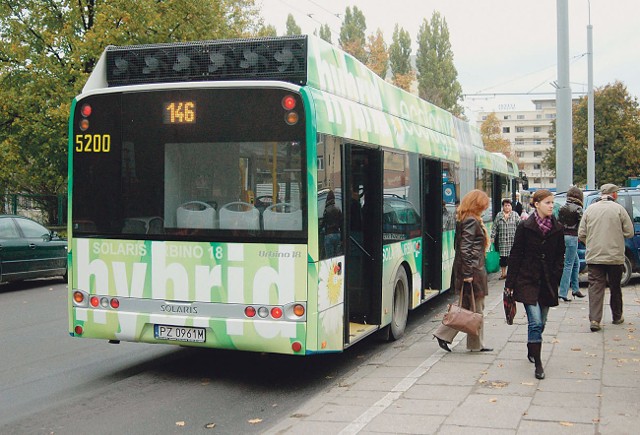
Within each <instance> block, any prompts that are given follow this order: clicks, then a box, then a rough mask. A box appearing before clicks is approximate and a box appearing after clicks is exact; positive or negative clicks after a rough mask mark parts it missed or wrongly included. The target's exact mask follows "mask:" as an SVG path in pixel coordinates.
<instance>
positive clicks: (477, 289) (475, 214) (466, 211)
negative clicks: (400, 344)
mask: <svg viewBox="0 0 640 435" xmlns="http://www.w3.org/2000/svg"><path fill="white" fill-rule="evenodd" d="M488 207H489V197H488V196H487V194H486V193H484V192H483V191H482V190H478V189H475V190H472V191H471V192H469V193H467V194H466V195H465V196H464V198H462V201H461V202H460V206H459V207H458V210H457V211H456V234H455V242H454V246H455V250H456V254H455V257H454V259H453V275H452V277H451V284H452V289H453V290H455V291H456V292H459V291H460V288H463V297H462V306H463V307H464V308H467V309H471V307H472V303H471V287H472V286H473V294H474V297H475V304H476V313H480V314H482V312H483V311H484V298H485V296H487V295H488V294H489V286H488V284H487V271H486V269H485V267H484V262H485V252H486V250H487V248H488V247H489V235H488V234H487V228H486V227H485V226H484V223H483V222H482V213H483V212H484V211H485V210H486V209H487V208H488ZM456 334H458V331H457V330H455V329H453V328H450V327H448V326H445V325H443V324H441V325H440V327H438V329H437V330H436V332H435V333H434V334H433V336H434V337H435V338H437V339H438V344H439V345H440V347H441V348H442V349H444V350H446V351H447V352H451V349H450V348H449V346H448V345H449V344H451V342H452V341H453V339H454V338H455V336H456ZM467 349H469V350H471V351H479V352H491V351H492V350H493V349H491V348H488V347H484V344H483V328H482V327H481V328H480V334H479V335H469V334H467Z"/></svg>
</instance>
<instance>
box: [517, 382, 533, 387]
mask: <svg viewBox="0 0 640 435" xmlns="http://www.w3.org/2000/svg"><path fill="white" fill-rule="evenodd" d="M520 383H521V384H522V385H528V386H530V387H533V386H534V385H535V384H534V383H533V382H520Z"/></svg>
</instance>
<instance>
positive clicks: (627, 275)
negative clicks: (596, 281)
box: [620, 255, 633, 286]
mask: <svg viewBox="0 0 640 435" xmlns="http://www.w3.org/2000/svg"><path fill="white" fill-rule="evenodd" d="M632 271H633V267H632V265H631V260H629V257H628V256H626V255H625V256H624V266H623V268H622V279H621V280H620V286H623V285H627V284H628V283H629V280H631V272H632Z"/></svg>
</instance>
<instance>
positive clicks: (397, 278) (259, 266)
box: [68, 36, 518, 355]
mask: <svg viewBox="0 0 640 435" xmlns="http://www.w3.org/2000/svg"><path fill="white" fill-rule="evenodd" d="M69 138H70V139H69V217H70V219H69V229H68V236H69V260H70V261H69V264H70V274H69V332H70V334H71V335H72V336H74V337H85V338H97V339H105V340H108V341H110V342H120V341H122V340H125V341H134V342H145V343H164V344H178V345H186V346H196V347H209V348H220V349H236V350H243V351H257V352H273V353H282V354H293V355H309V354H316V353H323V352H340V351H343V350H344V349H346V348H348V347H349V346H351V345H352V344H354V343H356V342H358V341H359V340H361V339H362V338H364V337H366V336H368V335H370V334H372V333H374V332H376V331H380V332H381V334H383V336H384V337H388V338H390V339H397V338H398V337H400V336H402V334H403V332H404V330H405V325H406V322H407V316H408V313H409V311H410V310H412V309H414V308H416V307H418V306H419V305H421V304H422V303H424V302H425V301H427V300H428V299H430V298H431V297H433V296H435V295H437V294H439V293H441V292H443V291H445V290H447V289H448V287H449V282H450V278H451V266H452V262H453V255H454V252H453V230H454V227H455V224H454V222H455V216H454V215H455V209H456V204H457V203H458V201H459V200H460V198H461V196H462V195H464V194H465V193H466V192H467V191H469V190H471V189H473V188H480V189H483V190H485V191H486V192H487V193H488V194H489V196H490V197H491V198H492V210H493V211H497V210H498V209H499V207H500V200H501V198H502V197H507V196H511V194H512V191H513V186H514V185H513V184H512V183H513V182H514V180H515V179H516V177H517V174H518V171H517V167H516V165H515V164H514V163H513V162H510V161H508V160H507V159H505V158H504V156H502V155H497V154H492V153H488V152H486V151H485V150H484V149H483V146H482V140H481V138H480V135H479V133H478V131H477V129H473V128H471V127H470V126H469V125H468V124H467V123H464V122H462V121H460V120H458V119H456V118H454V117H453V116H452V115H451V114H450V113H448V112H446V111H444V110H442V109H439V108H437V107H436V106H434V105H431V104H429V103H428V102H426V101H424V100H421V99H419V98H418V97H416V96H414V95H411V94H409V93H407V92H404V91H402V90H400V89H398V88H396V87H394V86H392V85H390V84H389V83H387V82H385V81H384V80H382V79H380V78H379V77H378V76H376V75H375V74H373V73H372V72H371V71H370V70H369V69H367V68H366V67H365V66H364V65H362V64H360V63H359V62H358V61H357V60H355V59H354V58H353V57H352V56H350V55H348V54H346V53H344V52H342V51H341V50H339V49H338V48H336V47H334V46H332V45H330V44H328V43H326V42H324V41H322V40H320V39H318V38H314V37H312V36H299V37H278V38H260V39H239V40H221V41H203V42H192V43H175V44H157V45H139V46H129V47H108V48H107V49H106V50H105V52H104V53H103V55H102V57H101V58H100V60H99V62H98V64H97V65H96V68H95V70H94V71H93V73H92V74H91V76H90V77H89V80H88V81H87V84H86V86H85V87H84V89H83V91H82V94H80V95H79V96H77V97H76V99H75V100H74V101H73V106H72V110H71V117H70V123H69ZM490 210H491V209H490ZM491 217H492V213H491V212H489V213H488V214H487V216H486V219H487V221H488V222H489V221H490V220H491Z"/></svg>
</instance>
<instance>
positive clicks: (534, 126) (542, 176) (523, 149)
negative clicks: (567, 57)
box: [477, 98, 556, 188]
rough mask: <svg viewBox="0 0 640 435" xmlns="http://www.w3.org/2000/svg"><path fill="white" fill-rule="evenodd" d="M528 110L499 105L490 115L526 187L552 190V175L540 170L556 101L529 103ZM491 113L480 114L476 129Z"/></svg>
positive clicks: (553, 117)
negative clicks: (505, 142) (523, 177)
mask: <svg viewBox="0 0 640 435" xmlns="http://www.w3.org/2000/svg"><path fill="white" fill-rule="evenodd" d="M532 103H533V106H532V109H531V110H519V109H517V108H516V106H515V105H501V106H499V107H498V108H499V109H500V110H496V111H493V112H495V114H496V117H497V118H498V121H500V123H501V126H502V137H504V138H505V139H508V140H509V142H511V148H512V149H513V152H514V153H515V156H516V158H517V160H518V163H519V167H520V170H521V171H523V172H524V173H525V174H526V175H527V178H528V179H529V187H530V188H531V187H534V188H554V187H556V179H555V176H554V175H553V173H552V172H551V171H550V170H548V169H545V168H544V167H543V166H542V159H543V158H544V155H545V151H546V150H547V149H549V148H550V147H551V146H552V145H553V143H552V141H551V139H550V138H549V130H551V121H553V120H554V119H555V118H556V100H555V98H551V99H537V100H532ZM491 113H492V112H480V113H479V115H478V120H477V126H478V128H480V126H481V125H482V122H483V121H484V120H485V119H487V116H488V115H489V114H491Z"/></svg>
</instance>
